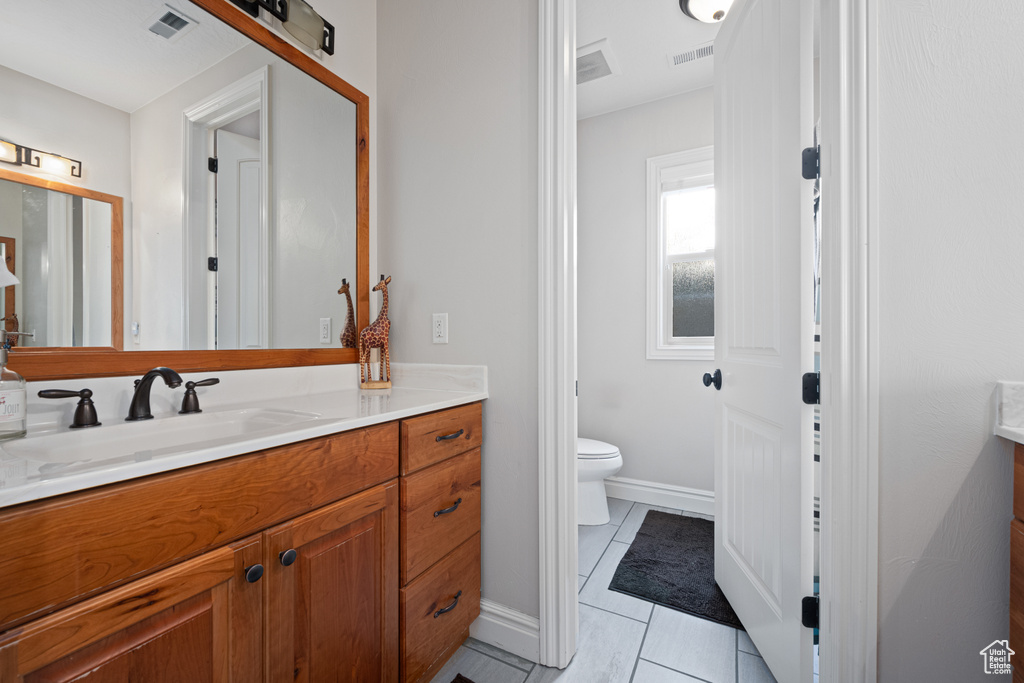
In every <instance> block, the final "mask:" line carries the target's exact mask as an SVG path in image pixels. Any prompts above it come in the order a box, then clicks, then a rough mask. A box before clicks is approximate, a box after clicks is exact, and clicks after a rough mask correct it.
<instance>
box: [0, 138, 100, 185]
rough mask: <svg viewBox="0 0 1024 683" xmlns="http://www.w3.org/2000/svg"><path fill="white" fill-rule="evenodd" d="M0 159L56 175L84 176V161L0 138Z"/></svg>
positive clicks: (6, 162)
mask: <svg viewBox="0 0 1024 683" xmlns="http://www.w3.org/2000/svg"><path fill="white" fill-rule="evenodd" d="M0 161H2V162H4V163H5V164H11V165H13V166H32V167H34V168H38V169H39V170H40V171H44V172H46V173H52V174H54V175H63V176H69V177H71V178H81V177H82V162H81V161H76V160H74V159H69V158H67V157H65V156H61V155H60V154H53V153H51V152H41V151H39V150H38V149H32V148H31V147H26V146H24V145H19V144H17V143H15V142H11V141H10V140H4V139H3V138H0Z"/></svg>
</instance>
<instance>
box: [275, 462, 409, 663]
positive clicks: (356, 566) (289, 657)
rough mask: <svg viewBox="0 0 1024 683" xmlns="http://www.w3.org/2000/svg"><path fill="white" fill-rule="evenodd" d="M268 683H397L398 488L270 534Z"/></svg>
mask: <svg viewBox="0 0 1024 683" xmlns="http://www.w3.org/2000/svg"><path fill="white" fill-rule="evenodd" d="M263 538H264V548H265V550H264V552H265V555H264V557H265V562H264V564H265V565H266V567H267V585H266V591H267V603H266V609H267V612H266V624H267V627H266V634H267V638H268V647H267V657H268V660H267V671H268V680H270V681H296V682H307V683H316V682H318V681H352V682H353V683H369V682H371V681H388V682H391V681H396V680H397V679H398V485H397V484H396V483H395V482H391V483H388V484H384V485H381V486H377V487H375V488H372V489H369V490H367V491H364V492H363V493H359V494H356V495H354V496H351V497H349V498H346V499H345V500H342V501H340V502H338V503H334V504H332V505H328V506H326V507H323V508H321V509H319V510H316V511H314V512H311V513H309V514H307V515H303V516H302V517H299V518H297V519H294V520H292V521H290V522H286V523H284V524H281V525H279V526H276V527H274V528H272V529H268V530H267V531H266V532H264V536H263Z"/></svg>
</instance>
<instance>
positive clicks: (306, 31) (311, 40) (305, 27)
mask: <svg viewBox="0 0 1024 683" xmlns="http://www.w3.org/2000/svg"><path fill="white" fill-rule="evenodd" d="M282 25H283V26H284V30H285V31H288V33H290V34H292V36H293V37H294V38H295V39H296V40H297V41H299V42H300V43H302V44H303V45H305V46H306V47H308V48H309V49H310V50H323V51H324V52H326V53H327V54H329V55H333V54H334V26H332V25H331V23H330V22H328V21H326V20H325V19H324V18H323V17H321V16H320V15H319V14H317V13H316V10H314V9H313V8H312V7H310V6H309V3H307V2H306V0H289V6H288V19H287V21H285V22H284V23H283V24H282Z"/></svg>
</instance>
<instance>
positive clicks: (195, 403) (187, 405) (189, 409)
mask: <svg viewBox="0 0 1024 683" xmlns="http://www.w3.org/2000/svg"><path fill="white" fill-rule="evenodd" d="M214 384H220V380H219V379H217V378H216V377H211V378H209V379H204V380H200V381H198V382H185V398H183V399H182V400H181V410H179V411H178V414H179V415H188V414H189V413H201V412H203V411H202V409H201V408H200V407H199V395H198V394H197V393H196V387H212V386H213V385H214Z"/></svg>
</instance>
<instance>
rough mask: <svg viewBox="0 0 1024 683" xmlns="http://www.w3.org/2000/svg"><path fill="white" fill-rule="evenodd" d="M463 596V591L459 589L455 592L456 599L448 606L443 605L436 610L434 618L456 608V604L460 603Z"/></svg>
mask: <svg viewBox="0 0 1024 683" xmlns="http://www.w3.org/2000/svg"><path fill="white" fill-rule="evenodd" d="M461 597H462V591H459V592H458V593H456V594H455V600H453V601H452V604H450V605H448V606H447V607H442V608H441V609H439V610H437V611H436V612H434V618H435V619H437V618H438V617H439V616H441V615H442V614H446V613H447V612H451V611H452V610H453V609H455V606H456V605H458V604H459V598H461Z"/></svg>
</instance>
